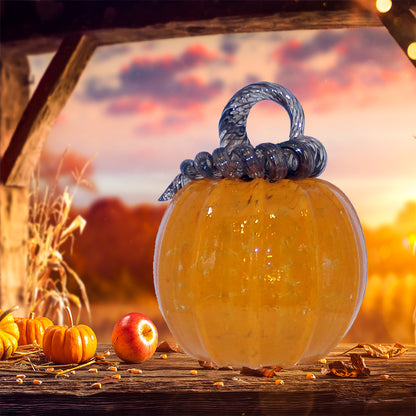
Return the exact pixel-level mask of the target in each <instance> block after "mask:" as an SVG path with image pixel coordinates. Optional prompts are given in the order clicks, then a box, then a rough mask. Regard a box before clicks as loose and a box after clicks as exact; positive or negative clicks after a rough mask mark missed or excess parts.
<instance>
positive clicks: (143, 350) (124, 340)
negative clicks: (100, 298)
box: [111, 312, 157, 363]
mask: <svg viewBox="0 0 416 416" xmlns="http://www.w3.org/2000/svg"><path fill="white" fill-rule="evenodd" d="M111 342H112V344H113V348H114V351H115V353H116V354H117V355H118V357H119V358H120V359H122V360H123V361H126V362H128V363H141V362H143V361H146V360H148V359H149V358H150V357H151V356H152V355H153V354H154V352H155V350H156V347H157V329H156V326H155V324H154V323H153V322H152V321H151V320H150V319H149V318H148V317H147V316H145V315H143V314H141V313H138V312H132V313H129V314H127V315H125V316H123V317H122V318H121V319H120V320H119V321H118V322H117V323H116V324H115V326H114V329H113V334H112V336H111Z"/></svg>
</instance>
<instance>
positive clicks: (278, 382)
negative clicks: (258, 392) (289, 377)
mask: <svg viewBox="0 0 416 416" xmlns="http://www.w3.org/2000/svg"><path fill="white" fill-rule="evenodd" d="M274 384H277V385H279V384H285V382H284V381H283V380H276V381H275V382H274Z"/></svg>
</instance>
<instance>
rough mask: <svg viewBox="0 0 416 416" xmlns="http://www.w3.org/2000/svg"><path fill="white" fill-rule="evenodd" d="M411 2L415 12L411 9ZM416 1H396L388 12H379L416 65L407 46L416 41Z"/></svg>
mask: <svg viewBox="0 0 416 416" xmlns="http://www.w3.org/2000/svg"><path fill="white" fill-rule="evenodd" d="M411 3H412V6H413V10H414V11H413V12H412V10H411ZM414 13H416V3H415V2H414V1H412V2H410V1H406V0H404V1H400V2H399V1H397V0H396V1H394V2H393V4H392V8H391V9H390V10H389V11H388V12H387V13H379V17H380V20H381V21H382V23H383V24H384V26H385V27H386V29H387V30H388V31H389V33H390V35H391V36H393V38H394V39H395V41H396V42H397V44H398V45H399V46H400V48H401V49H402V50H403V52H404V53H405V54H406V56H407V57H408V58H409V60H410V62H412V64H413V65H414V66H415V67H416V61H415V60H414V59H410V57H409V56H408V55H407V48H408V46H409V45H410V44H411V43H412V42H416V14H414Z"/></svg>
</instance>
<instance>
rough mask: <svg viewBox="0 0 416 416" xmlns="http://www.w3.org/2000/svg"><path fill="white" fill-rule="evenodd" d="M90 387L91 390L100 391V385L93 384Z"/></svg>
mask: <svg viewBox="0 0 416 416" xmlns="http://www.w3.org/2000/svg"><path fill="white" fill-rule="evenodd" d="M91 387H92V388H93V389H100V388H101V383H94V384H92V385H91Z"/></svg>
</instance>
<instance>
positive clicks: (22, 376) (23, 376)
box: [16, 374, 26, 378]
mask: <svg viewBox="0 0 416 416" xmlns="http://www.w3.org/2000/svg"><path fill="white" fill-rule="evenodd" d="M16 378H26V376H25V375H24V374H17V375H16Z"/></svg>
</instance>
